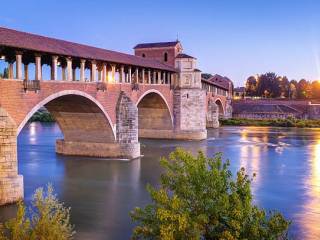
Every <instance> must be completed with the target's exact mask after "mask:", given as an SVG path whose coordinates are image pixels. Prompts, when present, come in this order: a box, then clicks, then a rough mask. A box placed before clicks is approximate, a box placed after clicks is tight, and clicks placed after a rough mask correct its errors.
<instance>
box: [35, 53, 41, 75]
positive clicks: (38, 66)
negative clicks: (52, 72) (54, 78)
mask: <svg viewBox="0 0 320 240" xmlns="http://www.w3.org/2000/svg"><path fill="white" fill-rule="evenodd" d="M35 59H36V60H35V61H36V75H35V79H36V80H42V66H41V55H38V54H37V55H36V56H35Z"/></svg>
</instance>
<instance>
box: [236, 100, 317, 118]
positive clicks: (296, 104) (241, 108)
mask: <svg viewBox="0 0 320 240" xmlns="http://www.w3.org/2000/svg"><path fill="white" fill-rule="evenodd" d="M232 107H233V118H247V119H287V118H289V117H291V118H299V119H319V118H320V104H319V101H318V102H317V101H306V100H265V99H263V100H247V99H246V100H236V101H233V103H232Z"/></svg>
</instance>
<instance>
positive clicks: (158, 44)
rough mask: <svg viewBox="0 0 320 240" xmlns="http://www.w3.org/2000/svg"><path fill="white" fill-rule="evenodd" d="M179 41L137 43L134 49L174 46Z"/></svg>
mask: <svg viewBox="0 0 320 240" xmlns="http://www.w3.org/2000/svg"><path fill="white" fill-rule="evenodd" d="M178 43H179V41H174V42H156V43H140V44H137V45H136V46H135V47H134V49H137V48H157V47H158V48H161V47H174V46H176V45H177V44H178Z"/></svg>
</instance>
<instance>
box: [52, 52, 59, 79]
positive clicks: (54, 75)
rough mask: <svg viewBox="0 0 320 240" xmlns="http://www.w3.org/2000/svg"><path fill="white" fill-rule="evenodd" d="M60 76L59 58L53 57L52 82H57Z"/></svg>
mask: <svg viewBox="0 0 320 240" xmlns="http://www.w3.org/2000/svg"><path fill="white" fill-rule="evenodd" d="M57 75H58V56H52V63H51V80H57Z"/></svg>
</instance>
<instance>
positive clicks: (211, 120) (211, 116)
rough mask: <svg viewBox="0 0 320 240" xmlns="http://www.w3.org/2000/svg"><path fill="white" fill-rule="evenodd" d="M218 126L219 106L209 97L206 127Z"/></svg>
mask: <svg viewBox="0 0 320 240" xmlns="http://www.w3.org/2000/svg"><path fill="white" fill-rule="evenodd" d="M218 127H219V107H218V105H217V104H216V103H215V102H214V101H213V99H210V100H209V102H208V109H207V128H218Z"/></svg>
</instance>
